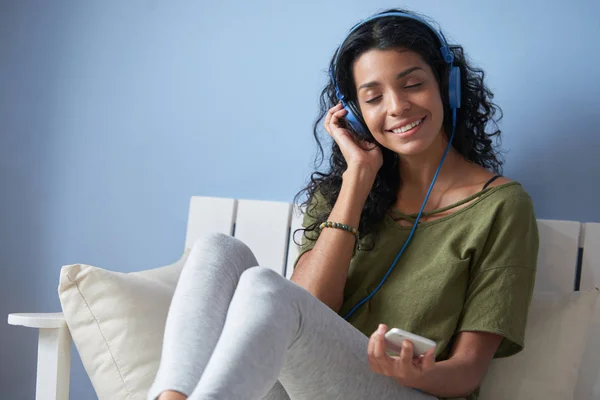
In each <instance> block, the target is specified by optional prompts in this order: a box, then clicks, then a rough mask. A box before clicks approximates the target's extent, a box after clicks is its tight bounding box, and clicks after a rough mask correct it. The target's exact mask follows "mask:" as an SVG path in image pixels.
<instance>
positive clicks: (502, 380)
mask: <svg viewBox="0 0 600 400" xmlns="http://www.w3.org/2000/svg"><path fill="white" fill-rule="evenodd" d="M597 298H598V290H591V291H586V292H573V293H568V294H557V293H543V292H542V293H535V294H534V295H533V299H532V302H531V308H530V311H529V320H528V322H527V329H526V332H525V349H524V350H523V351H522V352H520V353H519V354H516V355H514V356H512V357H508V358H503V359H497V360H494V361H492V364H491V366H490V369H489V371H488V374H487V376H486V378H485V379H484V381H483V385H482V387H481V392H480V400H506V399H526V400H537V399H540V400H542V399H543V400H555V399H556V400H572V399H573V398H574V393H575V385H576V384H577V375H578V373H579V366H580V364H581V360H582V357H583V354H584V351H585V345H586V338H587V335H588V328H589V323H590V320H591V319H592V316H593V313H594V310H595V307H596V301H597Z"/></svg>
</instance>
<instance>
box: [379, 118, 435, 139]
mask: <svg viewBox="0 0 600 400" xmlns="http://www.w3.org/2000/svg"><path fill="white" fill-rule="evenodd" d="M426 118H427V117H423V118H419V119H415V120H413V121H412V122H408V123H406V122H404V123H402V124H398V125H396V127H394V128H393V129H391V130H386V132H387V133H388V134H390V135H394V137H398V138H401V139H406V138H408V137H410V136H412V135H414V134H415V133H417V132H418V131H419V130H420V129H421V126H423V122H424V121H425V119H426ZM401 128H404V129H406V128H408V129H406V130H402V131H401V130H400V129H401Z"/></svg>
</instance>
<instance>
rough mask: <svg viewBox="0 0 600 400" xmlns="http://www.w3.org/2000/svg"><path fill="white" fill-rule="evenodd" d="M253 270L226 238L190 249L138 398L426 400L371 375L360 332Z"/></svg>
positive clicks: (264, 271)
mask: <svg viewBox="0 0 600 400" xmlns="http://www.w3.org/2000/svg"><path fill="white" fill-rule="evenodd" d="M257 264H258V263H257V261H256V258H255V257H254V255H253V254H252V252H251V251H250V249H249V248H248V247H247V246H246V245H245V244H243V243H242V242H240V241H239V240H237V239H235V238H233V237H231V236H226V235H223V234H213V235H210V236H208V237H205V238H203V239H202V240H199V241H198V242H197V243H196V244H195V245H194V247H193V248H192V251H191V253H190V255H189V258H188V259H187V261H186V264H185V266H184V267H183V270H182V272H181V276H180V278H179V282H178V284H177V288H176V290H175V294H174V296H173V300H172V302H171V307H170V310H169V314H168V317H167V323H166V329H165V336H164V342H163V348H162V356H161V362H160V367H159V370H158V373H157V376H156V379H155V381H154V384H153V385H152V388H151V389H150V392H149V394H148V399H156V398H157V397H158V395H159V394H160V393H162V392H164V391H165V390H175V391H178V392H181V393H183V394H185V395H186V396H189V398H190V399H192V400H196V399H202V400H208V399H215V400H217V399H218V400H244V399H261V398H265V399H270V400H287V399H290V398H291V399H294V400H317V399H344V400H352V399H360V400H363V399H383V400H385V399H395V400H432V399H435V398H434V397H431V396H428V395H425V394H423V393H420V392H417V391H415V390H413V389H410V388H406V387H403V386H401V385H399V384H398V383H397V382H396V381H395V380H394V379H392V378H390V377H386V376H383V375H379V374H376V373H374V372H372V371H371V370H370V369H369V364H368V358H367V342H368V338H367V337H366V336H365V335H364V334H362V333H361V332H360V331H358V330H357V329H356V328H354V327H353V326H352V325H350V324H349V323H348V322H346V321H345V320H344V319H342V318H341V317H340V316H338V315H337V314H336V313H335V312H334V311H333V310H331V309H330V308H329V307H327V306H326V305H325V304H323V303H322V302H320V301H319V300H317V299H316V298H315V297H314V296H312V295H311V294H310V293H309V292H307V291H306V290H304V289H303V288H301V287H300V286H298V285H296V284H295V283H293V282H291V281H289V280H287V279H285V278H284V277H282V276H281V275H279V274H277V273H276V272H274V271H272V270H270V269H268V268H263V267H257V266H256V265H257Z"/></svg>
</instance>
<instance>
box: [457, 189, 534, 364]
mask: <svg viewBox="0 0 600 400" xmlns="http://www.w3.org/2000/svg"><path fill="white" fill-rule="evenodd" d="M538 247H539V237H538V231H537V222H536V218H535V214H534V210H533V204H532V201H531V199H530V197H529V196H528V195H527V194H526V193H523V194H520V195H517V196H515V197H512V198H510V199H507V200H506V201H505V202H504V203H503V204H502V206H501V207H500V208H499V209H498V210H497V213H496V214H495V215H494V217H493V221H492V223H491V225H490V228H489V232H488V236H487V239H486V240H485V242H484V245H483V248H482V249H481V250H480V254H479V256H478V257H476V259H475V261H474V263H473V265H472V267H471V275H470V279H469V285H468V287H467V294H466V300H465V304H464V307H463V311H462V314H461V318H460V321H459V325H458V330H457V332H462V331H480V332H490V333H496V334H498V335H501V336H502V337H503V340H502V342H501V343H500V346H499V348H498V350H497V351H496V354H495V355H494V357H508V356H511V355H513V354H516V353H518V352H519V351H521V350H522V349H523V346H524V336H525V326H526V323H527V315H528V312H529V305H530V302H531V297H532V295H533V287H534V283H535V272H536V265H537V254H538Z"/></svg>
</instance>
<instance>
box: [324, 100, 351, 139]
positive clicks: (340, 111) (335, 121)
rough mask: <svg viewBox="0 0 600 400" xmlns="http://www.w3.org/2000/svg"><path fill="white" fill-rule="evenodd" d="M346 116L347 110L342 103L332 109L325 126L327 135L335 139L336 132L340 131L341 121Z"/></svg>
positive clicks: (326, 117) (328, 113)
mask: <svg viewBox="0 0 600 400" xmlns="http://www.w3.org/2000/svg"><path fill="white" fill-rule="evenodd" d="M344 114H346V110H345V109H344V108H343V107H342V103H338V104H337V105H335V106H334V107H331V108H330V109H329V111H328V112H327V114H326V116H325V122H323V126H324V128H325V130H326V131H327V133H329V135H330V136H332V137H334V139H335V130H336V129H339V128H340V126H339V119H340V118H341V117H343V116H344Z"/></svg>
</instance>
